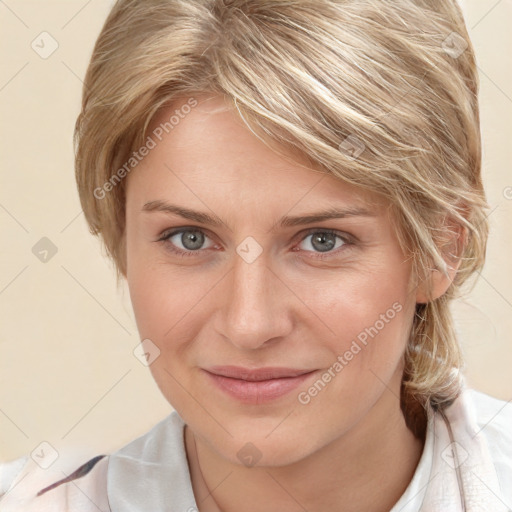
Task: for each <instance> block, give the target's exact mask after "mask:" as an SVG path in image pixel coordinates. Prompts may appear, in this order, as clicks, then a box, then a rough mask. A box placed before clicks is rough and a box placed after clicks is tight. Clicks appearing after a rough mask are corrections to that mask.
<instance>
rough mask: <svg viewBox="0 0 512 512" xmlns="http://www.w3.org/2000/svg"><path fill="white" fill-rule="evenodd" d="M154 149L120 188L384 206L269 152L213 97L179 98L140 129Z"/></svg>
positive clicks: (295, 157)
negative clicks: (146, 128) (146, 126)
mask: <svg viewBox="0 0 512 512" xmlns="http://www.w3.org/2000/svg"><path fill="white" fill-rule="evenodd" d="M147 133H148V136H149V137H151V138H152V139H153V140H154V141H155V146H154V148H153V149H152V150H151V151H150V152H149V154H148V156H147V157H145V158H144V160H143V161H142V162H141V164H140V165H139V166H140V167H141V168H142V170H143V172H136V173H132V174H130V176H129V180H128V181H129V183H130V182H136V183H137V186H136V187H134V186H132V187H128V188H129V189H130V188H131V189H132V193H133V191H134V189H136V190H137V191H139V192H145V193H146V195H148V194H149V195H151V194H153V195H155V194H156V195H158V194H160V195H165V193H166V191H168V192H171V191H172V195H173V196H176V195H179V194H180V191H184V189H187V188H188V191H186V193H187V196H190V193H192V194H194V193H195V195H196V196H199V197H211V196H212V195H216V194H219V195H220V196H223V197H224V198H225V200H226V201H228V202H229V203H233V204H235V203H238V204H245V205H246V206H249V205H250V204H253V203H254V204H257V203H259V204H261V203H262V202H265V203H267V204H269V203H270V202H274V203H276V204H278V205H281V206H282V207H288V208H291V207H293V204H294V203H297V202H300V203H302V204H304V205H305V206H307V204H308V202H309V203H311V204H313V203H314V204H315V206H316V205H318V204H320V202H321V204H323V205H324V206H329V205H332V206H339V205H340V204H344V205H349V206H356V207H371V208H372V209H373V210H376V209H381V208H383V207H384V206H386V202H385V201H384V200H383V198H382V197H380V196H379V195H378V194H375V193H371V192H368V191H365V190H363V189H361V188H360V187H355V186H353V185H350V184H348V183H347V182H344V181H342V180H341V179H340V178H338V177H335V176H333V175H332V174H329V173H327V172H325V171H322V170H320V169H318V168H313V167H312V166H311V163H310V162H309V161H308V160H307V159H306V158H305V156H304V155H301V154H299V153H298V152H295V153H292V152H291V151H290V150H284V149H282V151H281V152H280V154H278V153H276V152H275V151H274V150H273V149H272V148H270V147H269V146H268V145H267V144H265V142H263V141H262V140H260V139H259V138H258V137H257V136H256V135H255V134H254V133H253V132H252V131H251V129H250V128H249V127H248V126H247V125H246V124H245V123H244V121H243V119H242V118H241V117H240V115H239V113H238V111H237V110H236V108H235V107H234V106H233V105H232V103H231V102H230V101H229V100H228V99H226V98H225V97H223V96H221V95H217V94H213V93H209V94H208V93H202V94H195V95H187V96H183V97H180V98H178V99H176V100H175V101H174V102H173V103H172V104H170V105H167V106H165V107H163V108H161V109H160V110H159V112H158V113H157V115H155V116H154V118H153V120H152V121H151V123H150V125H149V129H148V132H147Z"/></svg>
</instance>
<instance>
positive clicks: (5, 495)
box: [0, 411, 195, 512]
mask: <svg viewBox="0 0 512 512" xmlns="http://www.w3.org/2000/svg"><path fill="white" fill-rule="evenodd" d="M184 425H185V424H184V422H183V420H182V419H181V417H180V416H179V415H178V414H177V412H176V411H173V412H172V413H171V414H170V415H168V416H167V417H166V418H164V419H163V420H162V421H160V422H159V423H157V424H156V425H154V426H153V427H152V428H151V429H150V430H149V431H147V432H146V433H144V434H142V435H141V436H139V437H137V438H135V439H133V440H132V441H130V442H129V443H128V444H126V445H124V446H123V447H121V448H120V449H118V450H117V451H114V452H112V453H110V454H109V455H96V456H94V457H85V458H84V456H83V452H82V454H81V455H80V454H77V453H68V454H59V457H58V458H57V460H56V461H55V462H53V463H52V464H51V465H50V466H49V467H47V468H46V469H44V468H43V467H41V466H40V465H39V464H38V463H37V462H36V460H34V459H33V458H32V457H31V456H25V457H20V458H19V459H16V460H14V461H11V462H9V463H4V464H0V510H1V511H2V512H14V511H15V512H36V511H37V512H50V511H51V512H64V511H67V510H70V506H71V507H72V510H73V512H109V511H111V510H116V511H117V510H133V511H135V510H136V511H139V510H140V511H143V510H163V506H164V505H163V504H165V508H166V509H167V508H168V509H169V510H174V509H176V510H182V509H183V510H189V509H190V510H193V507H194V506H195V501H194V495H193V490H192V485H191V481H190V473H189V470H188V462H187V458H186V451H185V445H184V438H183V435H184ZM140 482H144V492H141V486H140ZM169 482H172V485H169Z"/></svg>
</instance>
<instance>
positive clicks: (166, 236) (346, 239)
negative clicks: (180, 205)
mask: <svg viewBox="0 0 512 512" xmlns="http://www.w3.org/2000/svg"><path fill="white" fill-rule="evenodd" d="M187 231H199V232H201V233H203V234H204V235H205V236H208V235H207V234H206V233H205V232H204V231H203V230H202V229H199V228H196V227H193V226H191V227H185V228H179V229H175V230H172V231H165V232H164V233H163V234H162V235H161V236H160V238H158V240H157V242H161V243H163V244H164V245H165V246H166V248H167V250H169V251H171V252H172V253H174V254H176V255H177V256H180V257H184V258H187V257H194V256H197V254H198V253H201V252H202V251H205V250H207V249H198V250H196V251H191V250H188V251H183V250H182V249H177V248H176V246H175V245H174V244H173V243H171V242H170V238H172V237H173V236H174V235H177V234H179V233H184V232H187ZM315 233H323V234H328V235H335V236H336V237H337V238H340V239H341V240H342V241H343V245H342V246H341V247H338V248H337V249H335V250H334V251H327V252H326V253H323V254H322V253H317V252H313V251H304V252H308V253H312V254H314V256H313V258H315V259H320V260H323V259H327V258H331V257H333V255H337V254H338V253H339V252H340V251H346V250H349V249H351V248H353V246H354V245H355V242H356V240H357V239H356V238H355V237H354V236H353V235H349V234H348V233H342V232H339V231H335V230H332V229H319V228H312V229H310V230H308V231H307V232H306V233H305V234H304V236H303V237H302V238H301V239H300V240H299V242H298V243H300V242H302V241H303V240H305V239H306V238H307V237H308V236H310V235H313V234H315Z"/></svg>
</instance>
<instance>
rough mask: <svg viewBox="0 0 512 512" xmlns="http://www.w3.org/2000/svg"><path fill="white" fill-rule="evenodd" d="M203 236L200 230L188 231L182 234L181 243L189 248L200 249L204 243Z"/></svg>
mask: <svg viewBox="0 0 512 512" xmlns="http://www.w3.org/2000/svg"><path fill="white" fill-rule="evenodd" d="M203 238H204V237H203V235H202V233H199V232H198V231H186V232H184V233H183V234H182V235H181V243H182V244H183V246H184V247H186V248H187V249H189V250H194V249H199V248H200V247H201V245H203V241H204V240H203Z"/></svg>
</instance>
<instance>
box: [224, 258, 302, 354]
mask: <svg viewBox="0 0 512 512" xmlns="http://www.w3.org/2000/svg"><path fill="white" fill-rule="evenodd" d="M268 263H269V262H268V259H267V258H266V257H265V256H264V254H262V255H260V256H259V257H258V258H257V259H256V260H255V261H253V262H252V263H248V262H246V261H245V260H244V259H242V258H241V257H239V256H238V254H235V256H234V264H233V268H232V271H231V272H229V273H228V275H227V276H226V278H225V279H224V280H223V286H222V287H220V289H219V290H218V293H219V294H221V297H220V300H219V301H218V304H219V308H218V310H217V311H216V314H217V321H216V322H215V325H216V330H217V332H218V333H219V334H221V335H223V336H224V337H225V338H227V339H228V340H229V341H230V342H231V343H232V344H233V345H234V346H236V347H237V348H241V349H257V348H260V347H262V346H264V345H268V344H270V343H272V342H275V341H277V339H279V338H283V337H285V336H287V335H289V333H290V332H291V329H292V324H293V322H292V318H291V316H292V308H293V304H292V301H293V294H292V293H291V292H290V291H289V290H288V288H287V287H286V285H285V284H284V283H283V282H282V280H281V279H280V278H279V277H278V276H277V275H276V273H274V272H273V271H272V270H271V268H270V266H268Z"/></svg>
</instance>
